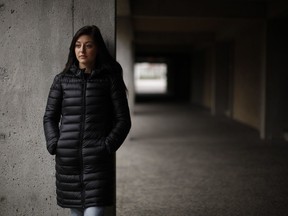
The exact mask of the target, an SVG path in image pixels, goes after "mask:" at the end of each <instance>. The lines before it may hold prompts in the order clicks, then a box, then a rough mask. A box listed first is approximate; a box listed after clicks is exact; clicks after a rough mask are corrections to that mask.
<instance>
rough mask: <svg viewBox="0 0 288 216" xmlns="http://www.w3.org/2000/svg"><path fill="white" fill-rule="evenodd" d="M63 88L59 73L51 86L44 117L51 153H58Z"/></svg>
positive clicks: (46, 136) (47, 144)
mask: <svg viewBox="0 0 288 216" xmlns="http://www.w3.org/2000/svg"><path fill="white" fill-rule="evenodd" d="M61 104H62V89H61V84H60V78H59V75H57V76H55V78H54V81H53V84H52V86H51V88H50V91H49V95H48V99H47V105H46V109H45V114H44V117H43V126H44V134H45V138H46V146H47V150H48V152H49V153H50V154H51V155H54V154H55V153H56V146H57V142H58V139H59V121H60V117H61Z"/></svg>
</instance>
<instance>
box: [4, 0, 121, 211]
mask: <svg viewBox="0 0 288 216" xmlns="http://www.w3.org/2000/svg"><path fill="white" fill-rule="evenodd" d="M0 23H1V25H0V32H1V34H0V49H1V52H0V101H1V103H0V116H1V121H0V147H1V153H0V164H1V166H0V182H1V184H0V209H1V215H16V216H17V215H41V216H48V215H49V216H51V215H63V216H64V215H69V210H68V209H62V208H59V207H57V205H56V197H55V196H56V193H55V176H54V175H55V168H54V164H55V162H54V157H52V156H49V154H48V153H47V150H46V146H45V139H44V134H43V127H42V117H43V114H44V109H45V105H46V100H47V95H48V91H49V88H50V85H51V83H52V80H53V77H54V76H55V75H56V74H57V73H59V72H60V71H61V70H62V69H63V68H64V64H65V62H66V60H67V57H68V49H69V45H70V42H71V39H72V35H73V33H74V31H76V30H78V28H80V27H82V26H83V25H86V24H95V25H97V26H99V27H100V29H101V30H102V33H103V36H104V38H105V41H106V43H107V45H108V47H109V49H110V51H111V52H112V54H115V1H114V0H93V1H88V0H62V1H45V0H41V1H35V0H26V1H8V0H2V1H0ZM108 211H110V212H108V214H107V215H115V207H113V208H112V209H110V210H108Z"/></svg>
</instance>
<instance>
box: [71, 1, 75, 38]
mask: <svg viewBox="0 0 288 216" xmlns="http://www.w3.org/2000/svg"><path fill="white" fill-rule="evenodd" d="M74 3H75V2H74V0H72V5H71V12H72V22H71V23H72V37H73V35H74V11H75V6H74Z"/></svg>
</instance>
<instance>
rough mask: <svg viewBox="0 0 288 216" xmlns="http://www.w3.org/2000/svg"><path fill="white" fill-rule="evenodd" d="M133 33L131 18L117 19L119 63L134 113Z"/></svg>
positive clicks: (131, 109)
mask: <svg viewBox="0 0 288 216" xmlns="http://www.w3.org/2000/svg"><path fill="white" fill-rule="evenodd" d="M132 40H133V31H132V25H131V20H130V18H129V17H118V18H117V37H116V41H117V48H116V57H117V61H118V62H119V63H120V64H121V66H122V68H123V77H124V81H125V83H126V86H127V89H128V99H129V107H130V111H131V113H133V106H134V98H135V90H134V50H133V44H132Z"/></svg>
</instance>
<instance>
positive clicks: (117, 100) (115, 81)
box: [105, 73, 131, 153]
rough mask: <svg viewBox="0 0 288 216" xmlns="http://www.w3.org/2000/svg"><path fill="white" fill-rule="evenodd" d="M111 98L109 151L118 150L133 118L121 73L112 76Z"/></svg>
mask: <svg viewBox="0 0 288 216" xmlns="http://www.w3.org/2000/svg"><path fill="white" fill-rule="evenodd" d="M110 94H111V99H112V105H113V113H114V116H113V121H114V124H113V128H112V130H111V131H110V133H109V134H108V136H107V137H106V140H105V144H106V148H107V150H108V152H109V153H113V152H116V151H117V149H118V148H119V147H120V146H121V144H122V143H123V142H124V140H125V139H126V137H127V135H128V133H129V131H130V128H131V118H130V111H129V107H128V101H127V95H126V87H125V84H124V81H123V78H122V75H121V74H120V73H117V74H113V75H112V76H111V91H110Z"/></svg>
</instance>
